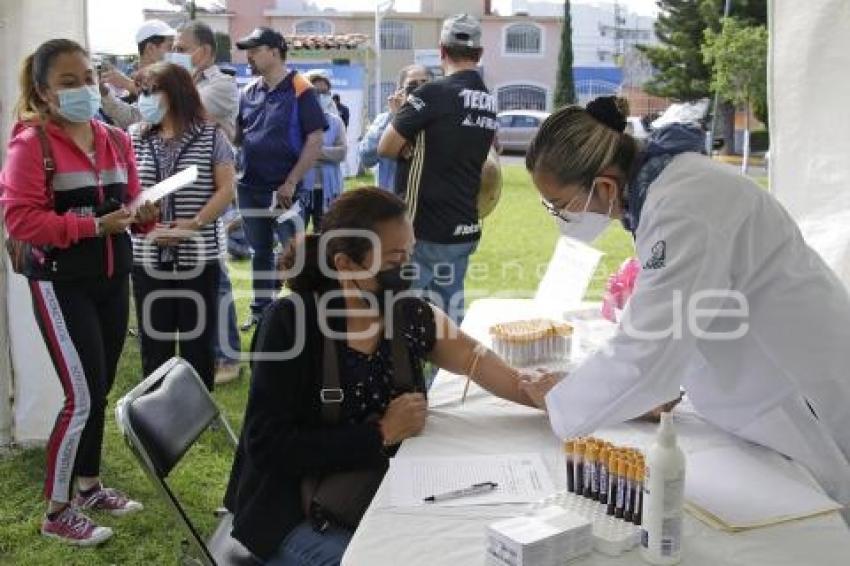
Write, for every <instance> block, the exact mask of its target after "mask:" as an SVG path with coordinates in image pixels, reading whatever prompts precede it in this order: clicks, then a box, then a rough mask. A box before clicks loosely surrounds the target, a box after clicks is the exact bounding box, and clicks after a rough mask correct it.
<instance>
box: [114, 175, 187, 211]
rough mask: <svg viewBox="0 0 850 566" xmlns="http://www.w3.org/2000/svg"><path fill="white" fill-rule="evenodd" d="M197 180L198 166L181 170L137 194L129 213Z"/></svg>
mask: <svg viewBox="0 0 850 566" xmlns="http://www.w3.org/2000/svg"><path fill="white" fill-rule="evenodd" d="M197 179H198V166H197V165H192V166H191V167H187V168H186V169H183V170H182V171H180V172H179V173H175V174H174V175H172V176H171V177H169V178H167V179H165V180H163V181H160V182H159V183H157V184H156V185H154V186H152V187H148V188H147V189H145V190H143V191H142V192H140V193H139V196H137V197H136V198H134V199H133V202H131V203H130V205H129V208H130V212H135V210H136V209H137V208H138V207H140V206H141V205H143V204H145V202H156V201H158V200H159V199H161V198H162V197H164V196H167V195H170V194H171V193H174V192H177V191H179V190H180V189H182V188H183V187H185V186H186V185H191V184H192V183H194V182H195V181H196V180H197Z"/></svg>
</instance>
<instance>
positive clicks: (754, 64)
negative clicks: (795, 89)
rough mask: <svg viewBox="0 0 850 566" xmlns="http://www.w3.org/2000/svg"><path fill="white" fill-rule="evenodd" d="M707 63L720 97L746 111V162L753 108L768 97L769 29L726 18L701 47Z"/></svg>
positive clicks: (710, 32)
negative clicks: (750, 118) (718, 29)
mask: <svg viewBox="0 0 850 566" xmlns="http://www.w3.org/2000/svg"><path fill="white" fill-rule="evenodd" d="M702 52H703V56H704V59H705V62H706V64H708V65H710V66H711V70H712V75H713V79H712V82H711V87H712V88H713V89H715V90H716V91H717V92H718V93H719V94H720V96H721V97H723V98H724V99H726V100H730V101H732V102H734V103H735V104H738V105H743V106H744V107H745V108H746V112H747V125H746V128H745V130H744V162H743V169H744V172H746V167H747V158H748V156H749V136H750V121H749V117H750V111H751V110H752V107H753V105H754V104H756V103H757V102H758V103H760V102H761V101H763V100H766V99H767V28H766V27H765V26H763V25H758V26H753V25H747V24H746V23H744V22H742V21H741V20H739V19H737V18H724V19H723V22H722V24H721V29H720V31H719V32H717V31H712V30H711V29H707V30H706V31H705V42H704V44H703V47H702Z"/></svg>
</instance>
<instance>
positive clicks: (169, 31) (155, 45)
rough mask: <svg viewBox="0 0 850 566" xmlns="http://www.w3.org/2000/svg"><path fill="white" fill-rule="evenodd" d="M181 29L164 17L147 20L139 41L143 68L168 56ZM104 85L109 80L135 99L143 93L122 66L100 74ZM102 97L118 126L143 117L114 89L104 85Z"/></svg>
mask: <svg viewBox="0 0 850 566" xmlns="http://www.w3.org/2000/svg"><path fill="white" fill-rule="evenodd" d="M176 35H177V32H176V31H175V30H174V28H172V27H171V26H169V25H168V24H167V23H165V22H163V21H162V20H147V21H146V22H145V23H143V24H142V27H140V28H139V30H138V31H137V32H136V45H138V47H139V68H138V69H137V71H136V74H138V72H139V71H141V70H142V69H144V68H145V67H147V66H149V65H153V64H154V63H158V62H160V61H162V60H163V59H165V58H166V55H167V54H168V53H170V52H171V48H172V46H173V45H174V38H175V36H176ZM100 82H101V84H102V85H105V84H109V85H112V86H113V87H115V88H117V89H118V90H123V91H127V92H128V93H129V99H130V100H134V99H135V98H136V97H137V96H138V94H139V87H138V85H137V84H136V81H135V79H134V78H131V77H128V76H126V75H125V74H124V73H122V72H121V71H119V70H118V69H115V68H111V69H106V70H104V71H103V73H102V74H101V76H100ZM101 94H102V95H103V98H102V100H101V103H102V106H103V112H104V113H105V114H106V115H107V116H109V118H110V119H111V120H112V121H113V122H115V124H116V125H117V126H120V127H122V128H127V127H128V126H130V125H131V124H134V123H136V122H138V121H139V120H141V114H139V110H138V108H136V106H135V105H133V104H128V103H127V102H125V101H123V100H121V99H119V98H118V97H116V96H115V95H114V94H113V93H111V92H109V91H108V90H107V89H105V88H104V87H103V86H101Z"/></svg>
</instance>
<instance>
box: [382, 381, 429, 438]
mask: <svg viewBox="0 0 850 566" xmlns="http://www.w3.org/2000/svg"><path fill="white" fill-rule="evenodd" d="M427 417H428V402H427V401H426V400H425V396H424V395H422V394H421V393H405V394H403V395H399V396H398V397H396V398H395V399H393V400H392V401H390V404H389V406H388V407H387V412H385V413H384V416H383V417H382V418H381V420H380V421H378V424H379V425H380V427H381V433H382V434H383V436H384V445H385V446H393V445H395V444H398V443H399V442H401V441H402V440H405V439H407V438H410V437H411V436H416V435H417V434H419V433H420V432H422V429H423V428H425V419H426V418H427Z"/></svg>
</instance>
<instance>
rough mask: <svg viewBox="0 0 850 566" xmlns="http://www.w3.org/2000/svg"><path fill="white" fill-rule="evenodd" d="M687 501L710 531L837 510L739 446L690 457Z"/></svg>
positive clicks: (687, 476)
mask: <svg viewBox="0 0 850 566" xmlns="http://www.w3.org/2000/svg"><path fill="white" fill-rule="evenodd" d="M687 465H688V469H687V475H686V477H685V499H686V501H687V503H688V504H689V505H690V506H691V507H693V508H695V509H694V511H695V513H694V514H695V515H697V516H698V517H699V518H701V519H704V520H707V522H709V523H711V524H712V526H715V527H719V528H722V529H725V530H730V531H735V530H743V529H751V528H756V527H761V526H767V525H773V524H776V523H781V522H784V521H789V520H792V519H799V518H803V517H810V516H812V515H818V514H820V513H825V512H829V511H832V510H835V509H838V508H840V506H839V505H838V504H837V503H836V502H835V501H833V500H832V499H830V498H828V497H827V496H826V495H824V494H822V493H821V492H819V491H818V490H817V489H815V488H814V487H811V486H809V485H806V484H805V483H802V482H800V481H798V480H795V479H793V478H791V477H789V476H788V475H786V474H784V473H782V472H779V471H777V470H776V468H775V467H773V466H770V465H769V464H767V463H766V462H765V461H763V460H761V459H759V458H758V457H757V456H756V455H754V454H753V453H752V452H746V451H744V450H743V449H741V448H738V447H737V446H726V447H722V448H714V449H710V450H705V451H701V452H697V453H694V454H690V455H688V461H687Z"/></svg>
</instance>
